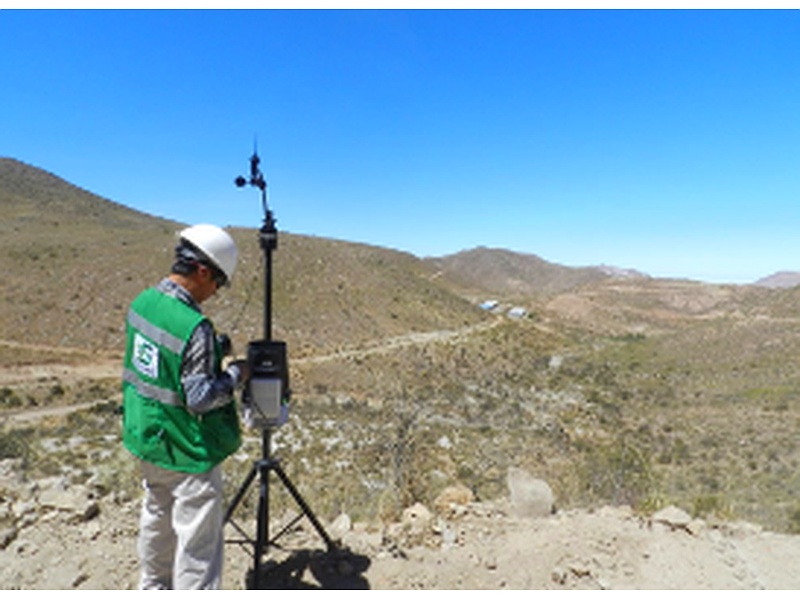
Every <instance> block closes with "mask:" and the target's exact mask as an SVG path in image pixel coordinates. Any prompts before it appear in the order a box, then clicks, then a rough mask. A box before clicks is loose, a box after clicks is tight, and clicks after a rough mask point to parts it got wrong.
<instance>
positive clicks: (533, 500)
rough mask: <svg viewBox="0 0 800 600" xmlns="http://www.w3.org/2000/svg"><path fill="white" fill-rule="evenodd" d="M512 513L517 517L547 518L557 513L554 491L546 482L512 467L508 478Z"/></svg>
mask: <svg viewBox="0 0 800 600" xmlns="http://www.w3.org/2000/svg"><path fill="white" fill-rule="evenodd" d="M507 483H508V491H509V493H510V495H511V512H512V513H513V514H514V515H515V516H517V517H546V516H547V515H551V514H553V513H554V512H555V498H554V496H553V490H552V489H551V488H550V486H549V485H548V484H547V482H546V481H543V480H541V479H537V478H535V477H533V476H532V475H530V474H529V473H528V472H527V471H525V470H523V469H519V468H517V467H511V468H510V469H509V470H508V476H507Z"/></svg>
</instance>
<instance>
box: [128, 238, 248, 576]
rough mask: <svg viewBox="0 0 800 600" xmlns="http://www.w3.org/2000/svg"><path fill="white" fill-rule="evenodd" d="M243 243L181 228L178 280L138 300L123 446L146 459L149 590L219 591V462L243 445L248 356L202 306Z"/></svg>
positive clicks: (131, 316)
mask: <svg viewBox="0 0 800 600" xmlns="http://www.w3.org/2000/svg"><path fill="white" fill-rule="evenodd" d="M236 260H237V249H236V244H235V243H234V241H233V239H232V238H231V237H230V235H228V234H227V233H226V232H225V231H224V230H222V229H220V228H219V227H215V226H213V225H195V226H193V227H189V228H188V229H184V230H183V231H182V232H181V233H180V242H179V244H178V246H177V247H176V248H175V262H174V264H173V266H172V270H171V273H170V274H169V276H167V277H166V278H164V279H163V280H162V281H161V282H160V283H159V284H158V285H157V286H156V287H153V288H150V289H147V290H145V291H144V292H142V293H141V294H140V295H139V296H138V297H137V298H136V299H135V300H134V301H133V303H132V304H131V307H130V310H129V312H128V319H127V324H126V351H125V363H124V372H123V384H122V388H123V411H124V417H123V443H124V445H125V447H126V448H127V449H128V450H129V451H130V452H132V453H133V454H134V455H135V456H137V457H138V458H139V459H140V466H141V473H142V482H143V487H144V500H143V504H142V513H141V522H140V532H139V542H138V548H139V556H140V560H141V577H140V581H139V587H140V588H141V589H173V588H174V589H219V587H220V581H221V578H222V554H223V543H224V541H223V533H222V529H223V525H224V523H223V520H224V514H223V507H222V471H221V467H220V464H221V463H222V461H223V460H224V459H225V458H226V457H228V456H229V455H230V454H232V453H233V452H234V451H236V449H237V448H238V447H239V445H240V443H241V433H240V429H239V419H238V415H237V412H236V408H235V404H234V401H233V400H234V398H233V392H234V389H235V388H236V387H237V385H239V384H241V383H243V382H244V380H246V379H247V377H248V374H247V373H246V370H247V369H246V366H245V364H244V363H243V362H242V361H237V362H234V363H232V364H231V365H230V366H228V368H227V369H226V370H224V371H223V370H222V368H221V360H222V351H221V349H220V345H219V343H218V341H217V336H216V334H215V332H214V327H213V325H212V324H211V322H210V321H209V320H208V318H206V317H205V316H203V314H202V312H201V310H200V304H202V303H203V302H204V301H205V300H207V299H209V298H210V297H211V296H213V295H214V294H215V293H216V292H217V290H218V289H219V288H221V287H225V286H227V285H228V281H229V280H230V278H231V277H232V275H233V272H234V270H235V268H236Z"/></svg>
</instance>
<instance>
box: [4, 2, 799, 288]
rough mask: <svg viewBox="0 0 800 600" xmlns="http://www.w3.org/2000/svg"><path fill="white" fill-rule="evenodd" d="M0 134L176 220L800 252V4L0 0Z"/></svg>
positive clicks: (447, 246) (558, 252) (370, 239)
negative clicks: (246, 184) (243, 4)
mask: <svg viewBox="0 0 800 600" xmlns="http://www.w3.org/2000/svg"><path fill="white" fill-rule="evenodd" d="M0 80H2V88H3V92H2V93H1V94H0V156H5V157H11V158H16V159H18V160H22V161H24V162H26V163H29V164H32V165H35V166H37V167H41V168H43V169H46V170H48V171H51V172H53V173H55V174H56V175H59V176H61V177H63V178H65V179H67V180H68V181H70V182H72V183H75V184H76V185H79V186H80V187H83V188H85V189H88V190H90V191H92V192H94V193H96V194H99V195H101V196H103V197H106V198H109V199H112V200H115V201H117V202H120V203H122V204H125V205H127V206H130V207H133V208H136V209H138V210H142V211H144V212H147V213H151V214H154V215H159V216H165V217H169V218H172V219H176V220H178V221H181V222H185V223H190V222H202V221H207V222H213V223H217V224H220V225H241V226H251V227H254V228H257V227H259V226H260V225H261V220H262V217H263V214H262V211H261V205H260V197H259V194H258V192H257V190H256V189H255V188H245V189H238V188H236V187H235V186H234V184H233V180H234V178H235V177H236V176H237V175H240V174H243V175H247V174H248V171H249V158H250V155H251V154H252V151H253V144H254V139H255V138H257V140H258V152H259V154H260V156H261V159H262V163H261V166H262V171H263V173H264V176H265V178H266V180H267V182H268V184H269V190H270V196H269V199H270V207H271V208H272V210H273V211H274V214H275V216H276V218H277V220H278V227H279V229H280V230H281V231H285V232H291V233H302V234H310V235H316V236H322V237H331V238H337V239H344V240H349V241H356V242H364V243H369V244H375V245H379V246H384V247H389V248H396V249H399V250H404V251H408V252H411V253H413V254H415V255H417V256H420V257H422V256H440V255H445V254H450V253H454V252H458V251H460V250H464V249H469V248H473V247H475V246H479V245H482V246H488V247H498V248H507V249H510V250H514V251H518V252H525V253H532V254H536V255H538V256H540V257H542V258H544V259H545V260H549V261H552V262H556V263H560V264H565V265H570V266H583V265H599V264H606V265H614V266H618V267H627V268H635V269H639V270H641V271H644V272H647V273H649V274H651V275H654V276H658V277H687V278H692V279H700V280H705V281H711V282H733V283H743V282H750V281H753V280H755V279H758V278H760V277H763V276H766V275H769V274H771V273H773V272H776V271H780V270H792V271H800V227H799V225H800V11H796V10H784V11H780V10H779V11H751V10H710V11H682V10H668V11H655V10H588V9H581V10H566V11H551V10H523V11H506V10H493V11H481V10H441V11H440V10H422V11H415V10H368V11H360V10H346V11H336V10H306V11H285V10H256V11H227V10H214V11H192V10H188V11H123V10H114V11H57V10H43V11H34V10H3V11H0Z"/></svg>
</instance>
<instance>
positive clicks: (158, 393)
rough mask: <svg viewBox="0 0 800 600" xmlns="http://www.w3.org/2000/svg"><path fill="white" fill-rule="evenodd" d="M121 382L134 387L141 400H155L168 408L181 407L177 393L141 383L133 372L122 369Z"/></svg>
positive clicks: (144, 382)
mask: <svg viewBox="0 0 800 600" xmlns="http://www.w3.org/2000/svg"><path fill="white" fill-rule="evenodd" d="M122 380H123V381H124V382H125V383H129V384H131V385H132V386H133V387H135V388H136V392H137V393H138V394H139V395H140V396H141V397H142V398H149V399H150V400H155V401H156V402H160V403H161V404H167V405H169V406H183V401H182V400H181V397H180V395H179V394H178V393H176V392H174V391H172V390H167V389H164V388H161V387H158V386H157V385H153V384H152V383H147V382H146V381H142V380H141V378H140V377H139V376H138V375H137V374H136V372H135V371H132V370H130V369H123V371H122Z"/></svg>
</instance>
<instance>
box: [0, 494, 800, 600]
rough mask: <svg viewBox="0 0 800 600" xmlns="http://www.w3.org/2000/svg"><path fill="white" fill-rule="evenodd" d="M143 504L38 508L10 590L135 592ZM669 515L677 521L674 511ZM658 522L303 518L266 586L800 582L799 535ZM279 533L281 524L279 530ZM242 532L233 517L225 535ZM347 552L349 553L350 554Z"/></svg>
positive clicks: (239, 583)
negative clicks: (413, 525) (378, 523)
mask: <svg viewBox="0 0 800 600" xmlns="http://www.w3.org/2000/svg"><path fill="white" fill-rule="evenodd" d="M137 515H138V506H137V504H136V503H135V502H130V501H129V502H123V503H115V502H113V501H111V500H110V499H104V500H102V501H101V503H100V511H99V514H97V515H96V516H95V517H93V518H92V519H90V520H88V521H80V522H76V520H75V517H74V515H72V516H70V515H69V513H66V512H63V511H62V512H59V511H55V512H53V511H51V512H49V513H44V514H42V513H39V517H38V519H37V520H36V522H35V523H34V524H31V525H30V526H28V527H24V528H22V529H21V530H20V531H19V532H18V534H17V535H16V537H15V539H14V540H13V541H12V542H11V543H10V544H8V545H7V547H6V548H5V549H4V550H2V551H0V581H2V587H3V588H5V589H131V588H135V586H136V580H137V569H138V566H137V558H136V551H135V538H136V529H137V526H136V522H137ZM667 521H669V519H667ZM674 521H675V522H659V521H653V520H652V519H642V518H640V517H638V516H636V515H634V514H633V513H632V512H631V511H630V510H629V509H627V508H625V507H622V508H604V509H602V510H598V511H595V512H586V511H569V512H563V513H557V514H555V515H552V516H549V517H543V518H524V519H521V518H514V517H512V516H509V515H508V511H507V510H506V509H505V508H504V507H503V506H502V505H485V504H472V505H468V506H467V507H466V508H465V509H464V510H463V511H462V514H461V515H460V516H458V517H455V518H452V519H448V520H442V519H437V520H436V522H435V525H434V526H433V527H431V528H427V529H426V530H425V531H417V532H416V533H415V532H414V531H412V530H410V529H409V528H408V527H403V526H401V525H394V526H392V527H389V528H384V529H383V530H382V531H379V530H375V529H370V528H369V527H367V526H364V525H362V524H354V525H353V526H351V527H346V526H345V527H344V528H343V529H342V528H341V522H334V523H333V524H326V530H327V531H328V532H329V533H331V535H332V537H333V536H335V537H337V538H338V537H340V535H341V536H343V542H342V546H341V548H342V550H340V551H338V552H336V553H335V557H334V559H333V560H331V556H330V555H325V553H324V552H323V551H322V549H323V548H324V545H323V544H322V540H321V538H320V537H319V536H318V535H317V534H316V533H315V532H314V531H313V529H312V528H311V527H310V526H309V523H308V521H307V520H305V519H304V520H302V521H301V522H300V524H299V525H297V526H296V527H295V529H293V530H291V531H290V532H289V533H287V534H286V537H285V540H286V541H284V540H283V538H282V539H281V540H279V542H281V544H282V545H285V546H290V547H294V548H295V551H294V552H293V553H291V554H290V553H288V552H281V551H278V550H270V552H269V553H268V555H267V556H266V557H265V559H264V562H263V563H262V564H263V565H264V570H263V571H262V573H263V576H262V579H261V582H260V587H265V588H266V587H277V588H339V589H342V588H355V589H358V588H361V589H364V588H368V589H385V590H386V589H403V590H410V589H439V590H442V589H483V590H492V589H498V590H500V589H617V590H621V589H687V590H688V589H773V590H775V589H777V590H783V589H797V588H800V569H798V568H797V565H798V564H800V536H788V535H778V534H773V533H770V532H765V531H762V530H761V529H760V528H758V527H755V526H753V525H749V524H746V523H727V524H719V525H716V526H712V525H711V524H709V523H706V522H703V521H692V522H691V523H688V524H687V523H684V522H680V519H677V520H674ZM272 531H280V530H278V529H274V530H272ZM237 538H239V536H238V534H237V532H236V531H234V530H233V529H232V527H231V526H230V525H228V526H227V527H226V539H228V540H229V541H231V540H234V539H237ZM251 549H252V545H248V544H244V545H235V544H230V545H228V546H227V548H226V570H225V574H224V582H223V583H224V587H225V588H226V589H243V588H245V587H247V586H248V585H249V584H248V583H247V572H248V570H249V569H251V567H252V565H253V559H252V557H251V555H250V551H251ZM344 550H346V552H345V551H344Z"/></svg>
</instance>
